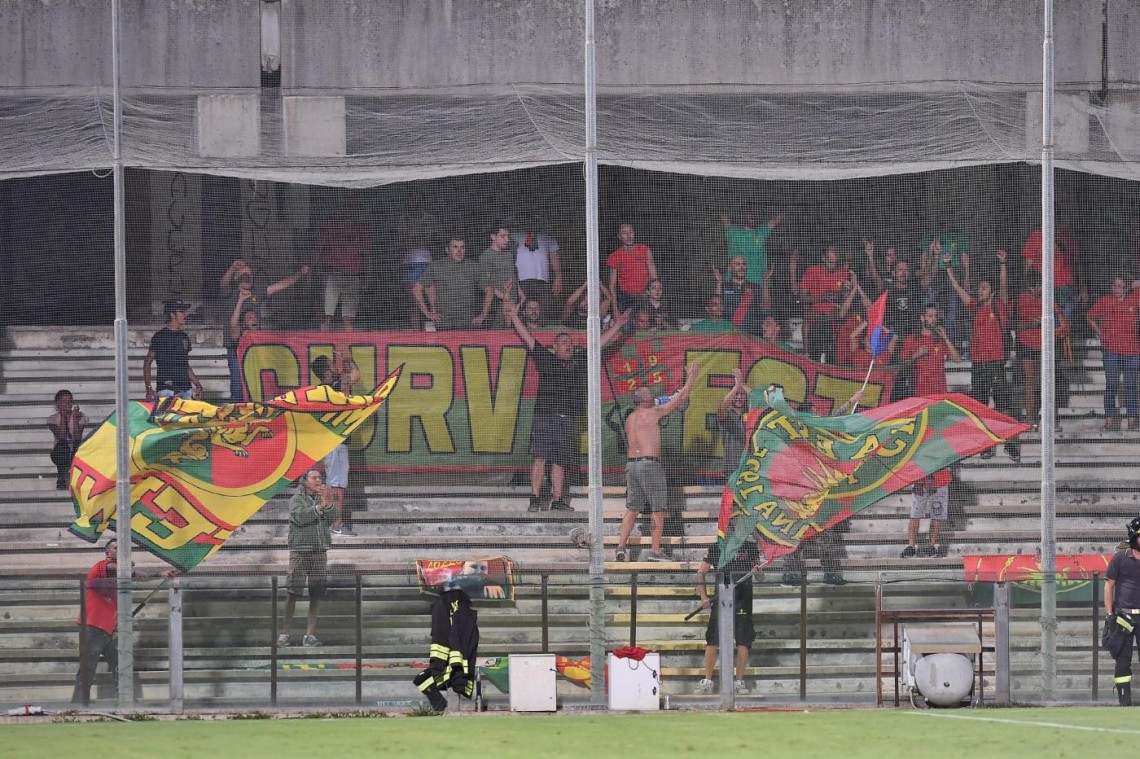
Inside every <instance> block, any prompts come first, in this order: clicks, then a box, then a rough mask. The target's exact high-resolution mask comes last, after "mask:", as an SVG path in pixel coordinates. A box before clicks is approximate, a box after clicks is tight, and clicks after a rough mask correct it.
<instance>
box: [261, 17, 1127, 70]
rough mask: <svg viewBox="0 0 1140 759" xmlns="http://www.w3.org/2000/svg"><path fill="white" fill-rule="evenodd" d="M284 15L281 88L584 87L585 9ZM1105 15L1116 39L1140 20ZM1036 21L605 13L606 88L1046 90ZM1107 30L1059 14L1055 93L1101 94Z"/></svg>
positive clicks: (1118, 55) (601, 38)
mask: <svg viewBox="0 0 1140 759" xmlns="http://www.w3.org/2000/svg"><path fill="white" fill-rule="evenodd" d="M282 2H283V5H282V21H281V34H282V49H283V53H282V58H283V77H282V81H283V84H284V86H286V87H290V86H293V87H417V86H445V85H461V84H476V83H495V84H503V83H510V82H580V81H582V76H583V74H582V70H583V69H582V48H583V39H582V26H583V20H582V9H581V5H582V3H581V2H580V0H497V1H496V0H382V1H381V2H376V3H374V4H372V5H371V6H368V7H364V5H363V4H356V3H353V4H349V3H320V4H315V3H314V2H313V0H282ZM1109 2H1110V3H1111V6H1110V7H1112V8H1113V9H1114V10H1113V16H1112V18H1113V19H1114V20H1116V19H1120V23H1122V24H1123V23H1125V21H1126V19H1124V18H1123V17H1124V16H1127V15H1128V11H1127V10H1126V9H1127V8H1132V9H1134V8H1135V7H1136V5H1137V0H1127V2H1126V3H1122V2H1121V0H1109ZM1120 6H1123V7H1120ZM1042 13H1043V11H1042V7H1041V3H1039V2H1034V1H1033V0H955V1H954V2H945V1H944V0H906V1H905V2H899V1H892V2H886V1H884V0H878V1H876V0H795V1H794V2H789V1H787V0H785V1H784V2H773V1H771V0H754V1H753V2H746V1H745V0H636V1H634V0H597V8H596V29H597V62H598V77H599V81H600V82H602V83H604V84H615V85H618V84H703V83H726V84H735V83H748V84H805V85H826V84H837V83H850V82H885V81H916V82H925V81H945V80H955V79H965V80H980V81H998V82H1014V83H1026V82H1039V81H1040V71H1041V33H1042V32H1041V30H1042ZM1132 14H1133V18H1134V17H1135V12H1134V10H1133V11H1132ZM1101 20H1102V0H1078V1H1077V2H1066V3H1057V8H1056V13H1055V19H1054V26H1055V38H1056V53H1057V58H1056V78H1057V81H1058V83H1071V84H1091V83H1097V84H1099V81H1100V76H1101V73H1100V72H1101ZM1135 34H1136V33H1135V31H1133V30H1128V31H1118V32H1117V33H1116V34H1114V35H1111V36H1110V39H1111V40H1113V41H1114V42H1119V43H1120V44H1119V45H1118V46H1117V49H1115V50H1114V51H1113V57H1114V62H1115V63H1117V64H1118V65H1117V67H1116V68H1117V70H1119V71H1121V72H1122V73H1123V72H1126V71H1127V70H1129V69H1130V68H1131V69H1135V67H1136V66H1135V63H1134V61H1133V55H1132V51H1133V50H1134V49H1135V48H1134V47H1124V46H1123V45H1124V44H1125V43H1127V42H1129V41H1130V40H1131V39H1132V38H1134V36H1135Z"/></svg>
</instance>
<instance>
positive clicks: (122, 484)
mask: <svg viewBox="0 0 1140 759" xmlns="http://www.w3.org/2000/svg"><path fill="white" fill-rule="evenodd" d="M119 80H120V69H119V0H111V92H112V99H113V101H114V131H113V137H112V146H113V147H112V150H113V156H112V157H113V159H114V166H113V171H112V173H113V175H114V182H115V416H116V418H117V419H118V425H117V426H116V428H115V466H116V469H115V471H116V473H117V474H116V480H115V519H116V526H115V533H116V535H117V537H118V538H119V552H118V562H119V580H118V599H119V620H118V621H119V627H118V632H119V643H118V646H119V708H121V709H129V708H131V707H132V706H134V703H135V654H134V651H135V636H134V618H133V617H132V616H131V589H132V578H131V482H130V473H129V470H128V465H129V462H130V440H131V430H130V423H129V422H130V420H129V417H128V414H129V411H128V408H127V401H128V397H127V242H126V240H127V225H126V218H125V210H124V200H123V197H124V193H123V154H122V147H121V143H120V138H121V135H122V131H123V98H122V93H121V92H120V91H119Z"/></svg>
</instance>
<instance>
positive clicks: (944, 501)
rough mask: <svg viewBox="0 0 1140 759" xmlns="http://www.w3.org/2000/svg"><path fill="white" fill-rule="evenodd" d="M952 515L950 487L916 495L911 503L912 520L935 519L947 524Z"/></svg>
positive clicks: (944, 486) (912, 497) (945, 486)
mask: <svg viewBox="0 0 1140 759" xmlns="http://www.w3.org/2000/svg"><path fill="white" fill-rule="evenodd" d="M949 513H950V486H949V485H943V486H942V487H940V488H934V489H933V490H927V491H926V492H924V493H922V494H919V493H914V494H913V495H912V496H911V502H910V518H911V519H935V520H937V521H939V522H945V521H946V517H947V516H949Z"/></svg>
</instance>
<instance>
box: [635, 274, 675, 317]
mask: <svg viewBox="0 0 1140 759" xmlns="http://www.w3.org/2000/svg"><path fill="white" fill-rule="evenodd" d="M640 305H641V307H643V308H644V309H645V310H646V311H648V312H649V320H650V321H651V322H652V323H653V329H677V320H676V319H674V318H673V317H672V316H671V315H670V313H669V306H668V304H667V303H666V302H665V285H664V284H663V283H662V282H661V280H659V279H654V280H650V282H649V286H648V287H646V288H645V297H644V298H643V299H642V301H641V304H640Z"/></svg>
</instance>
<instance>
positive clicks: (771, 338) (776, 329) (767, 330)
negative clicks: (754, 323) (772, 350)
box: [760, 316, 800, 354]
mask: <svg viewBox="0 0 1140 759" xmlns="http://www.w3.org/2000/svg"><path fill="white" fill-rule="evenodd" d="M780 331H781V330H780V322H778V321H776V317H774V316H765V317H764V321H762V322H760V339H761V340H766V341H767V342H769V343H773V344H774V345H777V346H779V347H780V348H782V349H783V350H786V351H787V352H788V353H797V354H798V353H799V352H800V351H799V348H797V347H796V346H794V345H792V344H791V343H788V342H784V341H783V340H781V339H780Z"/></svg>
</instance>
